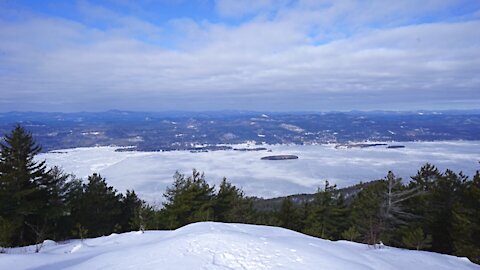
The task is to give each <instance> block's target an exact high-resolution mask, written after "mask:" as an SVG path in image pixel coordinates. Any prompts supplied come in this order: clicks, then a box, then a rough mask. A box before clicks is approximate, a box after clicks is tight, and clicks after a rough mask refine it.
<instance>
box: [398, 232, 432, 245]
mask: <svg viewBox="0 0 480 270" xmlns="http://www.w3.org/2000/svg"><path fill="white" fill-rule="evenodd" d="M431 241H432V237H431V236H430V235H425V233H424V232H423V230H422V228H409V229H408V230H407V231H406V232H405V233H404V235H403V236H402V243H403V245H404V246H406V247H407V248H411V249H416V250H421V249H424V248H426V247H429V246H430V242H431Z"/></svg>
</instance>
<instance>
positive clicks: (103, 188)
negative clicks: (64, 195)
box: [73, 173, 122, 237]
mask: <svg viewBox="0 0 480 270" xmlns="http://www.w3.org/2000/svg"><path fill="white" fill-rule="evenodd" d="M83 188H84V193H83V194H82V195H81V196H80V197H79V198H78V199H79V200H78V201H77V205H76V206H75V208H74V209H73V211H74V212H73V215H74V216H75V220H76V223H79V224H80V225H81V226H83V227H84V228H85V229H87V230H88V234H87V235H88V236H89V237H95V236H101V235H107V234H110V233H112V232H118V231H120V230H121V227H120V216H121V213H122V205H121V199H122V195H121V194H118V193H117V191H116V190H115V189H114V188H113V187H111V186H108V185H107V183H106V181H105V179H104V178H103V177H101V176H100V175H99V174H96V173H94V174H93V175H91V176H89V177H88V183H87V184H84V187H83Z"/></svg>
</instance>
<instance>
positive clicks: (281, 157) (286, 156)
mask: <svg viewBox="0 0 480 270" xmlns="http://www.w3.org/2000/svg"><path fill="white" fill-rule="evenodd" d="M288 159H298V156H295V155H276V156H266V157H262V158H261V160H288Z"/></svg>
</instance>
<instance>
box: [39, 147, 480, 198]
mask: <svg viewBox="0 0 480 270" xmlns="http://www.w3.org/2000/svg"><path fill="white" fill-rule="evenodd" d="M391 144H394V145H399V144H401V145H405V148H402V149H386V147H385V146H378V147H369V148H361V149H360V148H350V149H335V147H334V146H335V145H333V144H332V145H261V147H265V148H267V149H270V150H272V152H271V153H270V152H266V151H251V152H241V151H233V150H232V151H213V152H203V153H190V151H172V152H115V149H116V148H114V147H93V148H75V149H68V150H61V151H55V152H54V153H46V154H42V155H39V156H37V158H38V159H39V160H43V159H46V160H47V163H48V164H49V165H59V166H61V167H62V168H63V169H64V170H65V171H66V172H72V173H74V174H76V175H77V176H78V177H82V178H86V177H87V176H88V175H91V174H92V173H94V172H97V173H100V174H101V175H102V176H104V177H106V178H107V182H108V183H109V185H113V186H114V187H115V188H116V189H118V190H119V191H120V192H125V190H126V189H135V191H136V192H137V194H139V195H140V196H141V197H142V198H143V199H145V200H146V201H148V202H151V203H154V202H160V201H161V200H162V199H163V197H162V194H163V193H164V191H165V188H166V187H167V186H169V185H171V184H172V182H173V180H172V176H173V174H174V173H175V171H176V170H178V171H180V172H182V173H186V174H188V173H191V170H192V169H193V168H196V169H198V170H200V171H204V172H205V175H206V177H207V181H208V182H209V183H212V184H216V185H218V184H219V183H220V181H221V179H222V177H223V176H226V177H227V178H228V180H229V181H231V182H232V183H233V184H235V185H236V186H238V187H241V188H242V189H243V190H244V191H245V193H246V194H247V195H249V196H260V197H265V198H271V197H276V196H284V195H290V194H293V193H313V192H315V191H316V190H317V187H319V186H323V184H324V181H325V180H326V179H328V180H329V181H330V183H333V184H337V185H338V186H339V187H345V186H348V185H352V184H357V183H358V182H360V181H364V182H365V181H370V180H375V179H381V178H383V177H385V176H386V174H387V172H388V171H389V170H392V171H393V172H394V173H395V174H397V175H398V176H401V177H402V178H404V179H407V180H408V179H410V178H409V177H410V176H412V175H415V174H416V172H417V170H418V169H420V167H421V166H422V165H424V164H425V163H426V162H430V163H433V164H435V165H437V166H438V167H439V169H440V170H442V171H443V170H445V169H447V168H449V169H452V170H454V171H456V172H459V171H463V172H464V173H465V174H467V175H469V176H473V174H474V173H475V171H476V170H478V169H480V167H479V165H478V161H479V160H480V141H450V142H402V143H399V142H396V143H391ZM247 146H248V144H245V145H238V146H236V145H233V147H234V148H242V147H247ZM281 154H292V155H296V156H298V157H299V159H298V160H282V161H270V160H260V158H261V157H263V156H267V155H281Z"/></svg>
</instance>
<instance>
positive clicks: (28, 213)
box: [0, 126, 49, 245]
mask: <svg viewBox="0 0 480 270" xmlns="http://www.w3.org/2000/svg"><path fill="white" fill-rule="evenodd" d="M40 151H41V148H40V146H38V145H37V144H36V143H35V142H34V140H33V138H32V135H31V134H30V133H28V132H27V131H26V130H25V129H23V128H22V127H21V126H16V127H15V129H14V130H13V131H12V132H11V133H10V134H7V135H5V143H0V217H2V218H3V219H4V220H7V221H8V224H9V225H8V226H9V227H11V226H13V227H14V228H15V229H14V231H15V233H14V236H13V237H12V238H10V239H11V240H10V243H9V244H13V245H24V244H28V243H31V242H34V241H36V240H37V239H38V237H37V236H38V233H37V232H35V230H37V231H40V230H43V229H44V228H43V227H44V225H45V224H44V223H45V222H44V217H43V216H42V215H40V213H41V212H42V210H43V209H41V207H42V202H41V200H43V198H42V196H44V195H45V194H44V192H43V190H44V189H48V188H49V186H48V180H47V178H48V172H47V170H46V166H45V162H44V161H43V162H35V161H34V157H35V155H36V154H38V153H39V152H40ZM43 184H46V185H47V186H43ZM34 228H35V230H34Z"/></svg>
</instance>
